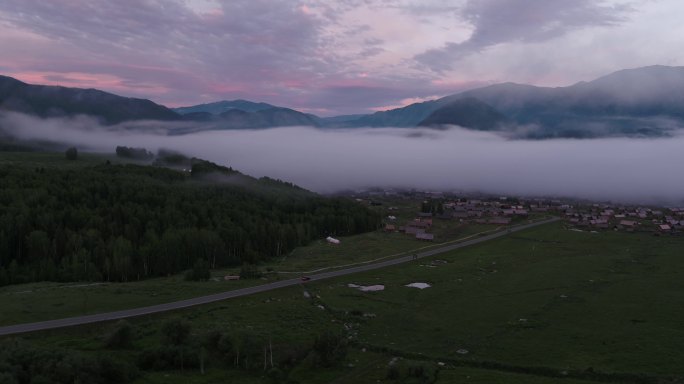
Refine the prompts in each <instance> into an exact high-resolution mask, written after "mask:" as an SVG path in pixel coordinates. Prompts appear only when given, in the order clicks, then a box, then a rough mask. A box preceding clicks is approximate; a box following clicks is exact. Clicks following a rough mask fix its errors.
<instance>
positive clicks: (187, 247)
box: [0, 163, 379, 285]
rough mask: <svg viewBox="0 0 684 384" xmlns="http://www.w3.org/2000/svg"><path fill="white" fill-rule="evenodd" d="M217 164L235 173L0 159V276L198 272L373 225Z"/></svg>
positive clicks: (346, 209)
mask: <svg viewBox="0 0 684 384" xmlns="http://www.w3.org/2000/svg"><path fill="white" fill-rule="evenodd" d="M198 167H199V168H198V172H197V173H198V174H202V173H203V172H202V171H206V170H215V171H219V173H220V171H221V170H222V169H223V168H222V167H213V168H212V166H211V165H207V164H205V163H198ZM226 170H229V169H226ZM226 172H232V173H231V174H238V175H240V177H241V178H242V179H241V180H242V182H241V183H239V184H235V183H210V182H208V181H206V180H204V179H202V178H196V177H189V176H188V175H187V173H183V172H178V171H173V170H169V169H164V168H157V167H149V166H147V167H145V166H135V165H125V166H121V165H109V164H103V165H98V166H94V167H83V168H79V169H77V170H73V169H71V170H70V169H56V168H55V169H45V168H32V167H30V166H21V165H19V166H17V165H13V166H0V179H2V181H3V188H2V189H0V285H6V284H17V283H25V282H32V281H131V280H140V279H145V278H149V277H154V276H165V275H168V274H174V273H178V272H181V271H184V270H189V269H193V272H192V273H191V274H192V276H190V277H191V278H192V279H204V278H206V269H207V267H209V268H219V267H226V266H237V265H241V264H244V263H249V264H254V263H258V262H260V261H262V260H265V259H268V258H271V257H277V256H280V255H282V254H284V253H286V252H289V251H290V250H292V249H294V248H295V247H297V246H301V245H304V244H307V243H308V242H310V241H312V240H313V239H316V238H321V237H325V236H328V235H330V234H336V235H350V234H355V233H360V232H364V231H368V230H372V229H375V228H376V227H377V225H378V222H379V218H378V217H377V216H376V215H375V214H373V213H371V212H370V211H369V210H368V209H366V208H365V207H362V206H360V205H358V204H356V203H354V202H351V201H348V200H343V199H328V198H323V197H320V196H318V195H315V194H313V193H310V192H308V191H304V190H302V189H299V188H296V187H293V186H291V185H290V184H287V183H283V182H279V181H277V180H273V179H263V180H256V179H252V178H249V177H247V176H244V175H241V174H239V173H238V172H236V171H233V170H230V171H226ZM193 173H194V172H193ZM195 275H196V276H195Z"/></svg>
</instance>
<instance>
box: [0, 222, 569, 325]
mask: <svg viewBox="0 0 684 384" xmlns="http://www.w3.org/2000/svg"><path fill="white" fill-rule="evenodd" d="M558 220H560V219H559V218H557V217H554V218H552V219H548V220H544V221H539V222H535V223H530V224H523V225H518V226H515V227H511V228H510V230H509V231H502V232H497V233H493V234H491V235H486V236H481V237H477V238H474V239H472V240H467V241H464V242H461V243H456V244H452V245H448V246H445V247H441V248H437V249H433V250H429V251H425V252H421V253H418V254H417V257H418V258H423V257H429V256H434V255H437V254H440V253H444V252H449V251H453V250H455V249H459V248H463V247H468V246H470V245H474V244H479V243H483V242H485V241H489V240H493V239H497V238H499V237H502V236H506V235H507V234H509V233H513V232H518V231H522V230H525V229H528V228H532V227H536V226H539V225H543V224H548V223H552V222H555V221H558ZM413 259H414V258H413V256H405V257H400V258H396V259H391V260H387V261H382V262H378V263H374V264H367V265H362V266H358V267H353V268H346V269H341V270H337V271H332V272H324V273H318V274H315V275H310V276H309V277H310V278H311V280H310V281H316V280H323V279H329V278H332V277H337V276H344V275H350V274H352V273H358V272H363V271H370V270H373V269H378V268H384V267H389V266H391V265H397V264H402V263H406V262H409V261H412V260H413ZM301 283H302V281H301V280H300V279H289V280H281V281H277V282H274V283H269V284H264V285H257V286H255V287H249V288H242V289H237V290H234V291H228V292H222V293H217V294H214V295H209V296H202V297H196V298H193V299H187V300H181V301H174V302H172V303H166V304H158V305H152V306H149V307H142V308H133V309H126V310H123V311H116V312H107V313H99V314H95V315H87V316H78V317H68V318H64V319H57V320H48V321H41V322H37V323H25V324H17V325H10V326H6V327H0V336H5V335H13V334H18V333H26V332H34V331H43V330H48V329H55V328H62V327H71V326H75V325H82V324H91V323H97V322H101V321H109V320H118V319H124V318H127V317H134V316H143V315H149V314H153V313H159V312H166V311H173V310H176V309H182V308H188V307H193V306H195V305H201V304H208V303H213V302H216V301H221V300H226V299H232V298H234V297H240V296H247V295H253V294H255V293H260V292H266V291H271V290H274V289H278V288H283V287H289V286H293V285H297V284H301Z"/></svg>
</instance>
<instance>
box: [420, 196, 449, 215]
mask: <svg viewBox="0 0 684 384" xmlns="http://www.w3.org/2000/svg"><path fill="white" fill-rule="evenodd" d="M420 211H421V212H424V213H432V214H433V215H437V214H441V213H444V200H442V199H429V200H425V201H423V202H422V203H421V206H420Z"/></svg>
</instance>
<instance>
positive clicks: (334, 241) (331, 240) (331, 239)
mask: <svg viewBox="0 0 684 384" xmlns="http://www.w3.org/2000/svg"><path fill="white" fill-rule="evenodd" d="M325 241H327V242H328V243H330V244H339V243H340V241H339V240H337V239H335V238H333V237H330V236H328V237H326V238H325Z"/></svg>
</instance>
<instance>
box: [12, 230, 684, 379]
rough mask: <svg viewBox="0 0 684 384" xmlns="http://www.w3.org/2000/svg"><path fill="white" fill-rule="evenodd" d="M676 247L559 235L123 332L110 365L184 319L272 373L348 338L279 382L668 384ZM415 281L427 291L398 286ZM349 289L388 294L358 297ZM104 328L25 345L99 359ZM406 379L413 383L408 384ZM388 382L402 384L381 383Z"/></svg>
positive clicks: (677, 371) (676, 299) (149, 320)
mask: <svg viewBox="0 0 684 384" xmlns="http://www.w3.org/2000/svg"><path fill="white" fill-rule="evenodd" d="M682 246H684V239H682V238H680V237H653V236H649V235H646V234H628V233H616V232H604V233H589V232H575V231H570V230H568V229H566V228H565V227H564V226H563V224H561V223H555V224H551V225H546V226H543V227H539V228H535V229H531V230H527V231H524V232H519V233H515V234H512V235H510V236H507V237H504V238H501V239H497V240H494V241H491V242H488V243H484V244H480V245H477V246H473V247H469V248H465V249H461V250H457V251H453V252H451V253H448V254H443V255H439V256H436V257H434V258H432V259H421V260H417V261H415V262H412V263H409V264H404V265H399V266H395V267H391V268H386V269H382V270H375V271H370V272H365V273H360V274H357V275H351V276H346V277H342V278H336V279H332V280H325V281H321V282H315V283H307V284H305V285H303V286H299V287H290V288H285V289H281V290H277V291H272V292H268V293H263V294H258V295H254V296H250V297H243V298H239V299H235V300H229V301H225V302H221V303H215V304H211V305H205V306H200V307H196V308H191V309H187V310H182V311H176V312H174V313H168V314H160V315H155V316H149V317H142V318H137V319H131V320H130V322H131V323H132V324H133V326H134V327H135V329H136V335H137V336H136V339H135V342H134V344H133V346H132V347H130V350H128V351H119V352H116V354H115V356H119V357H120V358H121V359H123V360H127V359H129V360H131V361H134V359H133V356H135V354H136V353H138V352H139V351H141V350H144V349H145V348H148V347H150V346H153V345H155V343H158V342H159V337H160V336H159V332H160V323H161V322H163V321H164V320H165V319H168V318H172V317H180V318H183V319H186V320H187V321H189V322H190V323H191V324H192V329H193V337H195V338H197V339H199V338H201V337H202V334H203V333H204V332H206V331H207V330H211V329H221V330H225V331H226V332H233V333H234V332H250V333H252V334H253V335H255V337H256V338H258V339H259V340H269V342H270V343H272V344H273V345H275V347H273V350H274V354H275V355H276V360H277V359H278V358H279V357H282V356H283V355H284V354H287V350H290V349H292V348H293V347H292V346H293V345H300V346H302V347H304V346H305V345H307V343H309V344H310V343H311V340H313V339H314V338H315V337H316V335H317V334H320V333H321V332H324V331H326V330H327V331H334V332H340V333H342V334H344V335H345V337H346V338H347V339H348V342H349V350H348V352H347V355H346V358H345V359H344V360H343V361H342V362H340V363H339V364H337V365H336V366H335V367H334V368H326V369H323V368H320V367H316V366H314V365H312V364H311V362H310V359H309V358H307V357H303V358H302V359H300V360H298V361H297V363H296V364H295V365H294V366H291V367H289V368H288V370H287V380H289V382H301V383H328V382H333V383H376V382H378V381H380V382H387V383H392V382H402V383H412V382H416V383H418V382H436V383H454V382H455V383H461V382H463V383H487V382H506V383H540V384H546V383H555V382H560V383H570V384H575V383H586V382H596V381H598V382H634V383H661V382H678V381H677V380H682V378H684V365H682V364H681V361H683V359H684V349H682V348H681V346H682V345H684V326H682V323H681V319H682V318H683V317H684V306H681V305H678V304H677V303H681V302H682V300H683V299H684V280H683V279H682V272H684V256H682V254H681V249H682ZM414 282H424V283H428V284H430V285H431V287H429V288H426V289H422V290H421V289H417V288H409V287H406V286H405V285H407V284H409V283H414ZM350 283H353V284H358V285H378V284H381V285H384V287H385V289H384V290H382V291H377V292H361V291H359V290H357V289H355V288H351V287H349V286H348V284H350ZM113 326H114V325H113V324H96V325H91V326H87V327H79V328H77V329H64V330H55V331H50V332H41V333H38V334H30V335H25V336H24V337H25V338H26V339H28V340H30V341H32V342H34V343H36V344H37V345H45V346H56V347H62V348H68V349H72V350H80V351H86V352H87V353H98V352H101V351H104V349H103V348H104V347H103V342H102V338H103V336H102V335H103V334H106V333H107V332H109V329H111V327H113ZM391 366H395V367H396V368H391ZM416 367H420V372H424V373H421V374H422V375H423V376H420V377H417V376H416V377H414V376H411V375H412V374H415V373H416V372H417V368H416ZM391 370H395V371H397V372H399V373H398V374H397V375H398V378H389V377H390V376H391V375H390V374H389V372H390V371H391ZM411 372H413V373H411ZM245 375H246V376H245ZM231 380H233V381H231ZM137 382H139V383H158V382H171V383H173V382H178V383H180V382H192V383H214V382H248V383H249V382H255V383H260V382H263V383H268V382H272V381H271V379H270V378H268V375H267V374H266V373H265V372H263V371H261V370H256V371H254V370H253V371H250V372H245V371H243V370H237V369H231V368H230V364H228V366H226V364H224V363H223V362H221V361H217V360H212V361H209V362H208V363H207V370H206V372H205V375H201V374H200V372H199V371H197V370H196V369H195V370H190V371H188V370H186V371H183V372H179V371H178V370H172V371H162V372H152V373H143V375H142V376H141V377H140V378H139V379H138V381H137ZM283 382H285V381H283Z"/></svg>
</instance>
